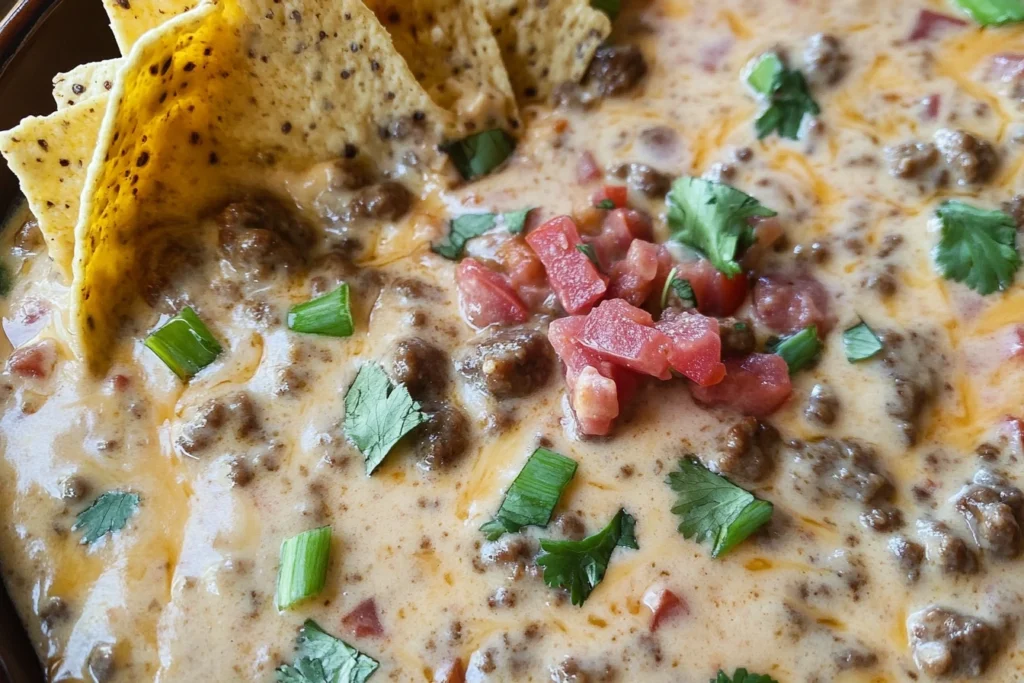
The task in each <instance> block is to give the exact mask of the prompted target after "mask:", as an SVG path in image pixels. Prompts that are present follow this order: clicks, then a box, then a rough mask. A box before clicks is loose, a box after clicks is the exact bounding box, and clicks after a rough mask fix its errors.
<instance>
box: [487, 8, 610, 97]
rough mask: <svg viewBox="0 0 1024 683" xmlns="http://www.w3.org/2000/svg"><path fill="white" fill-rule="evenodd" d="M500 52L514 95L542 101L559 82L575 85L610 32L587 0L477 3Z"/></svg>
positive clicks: (608, 27) (600, 15)
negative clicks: (492, 31)
mask: <svg viewBox="0 0 1024 683" xmlns="http://www.w3.org/2000/svg"><path fill="white" fill-rule="evenodd" d="M477 1H479V2H482V3H483V4H484V8H485V10H486V12H487V20H488V21H489V22H490V23H491V27H492V28H493V29H494V37H495V38H496V39H497V41H498V45H499V46H500V48H501V56H502V59H504V61H505V68H507V69H508V75H509V79H511V81H512V87H513V88H514V89H515V93H516V97H517V98H520V99H523V100H546V99H548V98H549V97H551V93H552V92H553V91H554V89H555V88H557V87H558V86H559V85H561V84H562V83H567V82H571V83H578V82H579V81H580V80H581V79H582V78H583V76H584V74H585V73H586V72H587V67H588V66H589V65H590V60H591V59H592V58H593V56H594V51H595V50H597V48H598V46H599V45H600V44H601V43H602V42H603V41H604V39H605V38H607V37H608V35H609V34H610V33H611V31H612V24H611V21H610V20H609V19H608V17H607V16H606V15H605V14H604V12H601V11H599V10H595V9H592V8H591V7H590V2H589V0H545V1H544V2H539V1H538V0H477Z"/></svg>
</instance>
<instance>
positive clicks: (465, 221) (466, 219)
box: [433, 213, 496, 261]
mask: <svg viewBox="0 0 1024 683" xmlns="http://www.w3.org/2000/svg"><path fill="white" fill-rule="evenodd" d="M495 222H496V217H495V215H494V214H493V213H468V214H466V215H464V216H459V217H458V218H456V219H455V220H453V221H452V225H451V229H450V230H449V231H448V235H447V236H446V237H445V238H444V241H442V242H441V243H440V244H438V245H435V246H434V247H433V250H434V252H435V253H437V254H440V255H441V256H443V257H445V258H446V259H450V260H452V261H458V260H459V257H461V256H462V250H463V249H464V248H465V247H466V242H468V241H469V240H470V239H472V238H474V237H479V236H480V235H482V234H484V233H485V232H487V231H488V230H490V229H491V228H493V227H494V224H495Z"/></svg>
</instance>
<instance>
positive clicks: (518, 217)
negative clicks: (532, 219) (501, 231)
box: [498, 207, 534, 235]
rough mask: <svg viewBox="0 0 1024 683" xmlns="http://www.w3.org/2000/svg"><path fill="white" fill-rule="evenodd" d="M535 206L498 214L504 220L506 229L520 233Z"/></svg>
mask: <svg viewBox="0 0 1024 683" xmlns="http://www.w3.org/2000/svg"><path fill="white" fill-rule="evenodd" d="M533 208H534V207H530V208H529V209H520V210H519V211H506V212H505V213H502V214H498V216H499V217H500V218H501V219H502V220H503V221H504V223H505V229H506V230H508V231H509V232H510V233H512V234H513V235H518V234H520V233H521V232H522V231H523V229H524V228H525V227H526V219H527V218H528V217H529V215H530V212H531V211H533Z"/></svg>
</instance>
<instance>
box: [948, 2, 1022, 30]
mask: <svg viewBox="0 0 1024 683" xmlns="http://www.w3.org/2000/svg"><path fill="white" fill-rule="evenodd" d="M955 2H956V4H957V5H958V6H959V7H960V9H962V10H964V11H965V12H967V13H968V14H970V15H971V18H972V19H974V20H975V21H976V22H978V23H979V24H981V25H982V26H998V25H1000V24H1009V23H1013V22H1017V21H1024V0H955Z"/></svg>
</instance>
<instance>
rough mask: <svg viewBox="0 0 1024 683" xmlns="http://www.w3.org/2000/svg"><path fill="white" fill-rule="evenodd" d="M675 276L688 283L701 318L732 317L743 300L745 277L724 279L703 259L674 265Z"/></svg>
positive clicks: (745, 296)
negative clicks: (695, 298)
mask: <svg viewBox="0 0 1024 683" xmlns="http://www.w3.org/2000/svg"><path fill="white" fill-rule="evenodd" d="M676 268H677V274H678V276H679V277H681V278H683V279H685V280H689V282H690V286H691V287H693V294H694V296H696V297H697V310H698V311H700V312H701V313H703V314H704V315H713V316H715V317H723V316H727V315H732V314H733V313H735V312H736V309H737V308H739V307H740V306H742V305H743V301H744V299H746V298H747V278H746V276H744V275H743V274H742V273H741V274H739V275H736V276H733V277H726V276H725V275H723V274H722V273H720V272H719V271H718V269H717V268H715V267H714V266H713V265H711V262H710V261H708V260H706V259H699V260H697V261H687V262H686V263H679V264H676Z"/></svg>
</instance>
